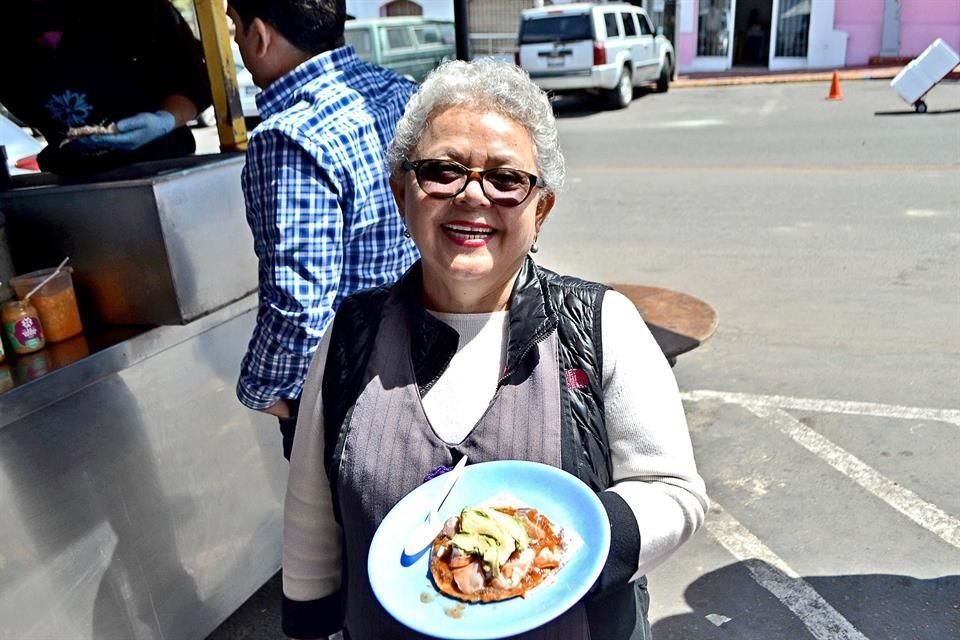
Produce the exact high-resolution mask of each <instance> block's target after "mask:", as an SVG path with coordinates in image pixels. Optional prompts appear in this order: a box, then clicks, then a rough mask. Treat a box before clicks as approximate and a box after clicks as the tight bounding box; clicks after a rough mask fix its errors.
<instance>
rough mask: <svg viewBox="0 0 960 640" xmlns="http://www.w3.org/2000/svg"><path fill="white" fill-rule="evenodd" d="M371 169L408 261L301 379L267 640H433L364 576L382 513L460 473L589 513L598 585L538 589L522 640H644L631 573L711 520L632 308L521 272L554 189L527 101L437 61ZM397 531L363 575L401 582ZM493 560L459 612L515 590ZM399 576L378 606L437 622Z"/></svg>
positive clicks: (483, 72) (490, 64)
mask: <svg viewBox="0 0 960 640" xmlns="http://www.w3.org/2000/svg"><path fill="white" fill-rule="evenodd" d="M388 160H389V164H390V172H391V186H392V188H393V192H394V196H395V197H396V200H397V204H398V207H399V211H400V215H401V217H402V218H403V221H404V223H405V224H406V227H407V229H408V232H409V233H410V235H411V236H412V238H413V240H414V242H415V243H416V245H417V248H418V249H419V250H420V254H421V256H422V258H421V260H420V261H419V262H417V263H416V264H415V265H414V266H413V267H412V268H411V269H410V270H408V271H407V273H405V274H404V275H403V276H402V278H401V279H400V280H399V281H398V282H397V283H395V284H393V285H389V286H383V287H379V288H375V289H368V290H365V291H360V292H356V293H354V294H352V295H350V296H348V297H347V298H346V299H345V300H344V302H343V303H342V304H341V306H340V307H339V309H338V310H337V313H336V316H335V317H334V320H333V324H332V327H331V328H330V329H329V330H328V331H327V332H326V333H325V334H324V337H323V339H322V341H321V343H320V347H319V349H318V350H317V352H316V355H315V356H314V358H313V361H312V363H311V366H310V371H309V373H308V375H307V381H306V385H305V387H304V392H303V397H302V401H301V405H300V412H299V418H298V422H297V427H296V436H295V438H294V442H293V453H292V456H291V459H290V475H289V482H288V486H287V496H286V502H285V506H284V544H283V561H282V566H283V591H284V601H283V616H282V617H283V627H284V631H285V632H286V633H287V634H288V635H290V636H292V637H295V638H316V637H323V636H325V635H329V634H332V633H334V632H335V631H337V630H338V629H341V628H342V629H343V631H344V637H346V638H350V639H351V640H382V639H385V638H390V639H404V640H406V639H416V640H420V639H422V638H424V637H425V636H424V635H423V634H427V635H431V636H437V637H443V635H444V634H443V633H442V632H439V631H438V630H437V629H436V628H424V626H422V625H421V626H419V627H418V628H416V629H408V628H406V627H404V625H403V624H402V623H401V622H399V621H397V620H396V619H394V618H393V617H392V616H391V615H390V613H388V611H390V610H391V609H390V608H389V607H388V606H386V605H384V604H383V603H382V601H381V600H380V599H378V597H376V596H375V593H374V591H373V588H374V587H373V583H372V582H371V580H370V576H371V575H372V574H371V573H370V572H371V571H372V572H376V571H378V570H380V569H386V570H387V571H390V570H391V569H390V567H381V566H380V565H381V563H379V562H373V563H372V566H370V565H368V558H374V555H371V547H372V545H373V543H374V540H375V539H374V536H375V534H377V531H378V527H380V526H381V523H384V522H385V517H386V516H387V514H388V512H389V511H390V509H391V508H393V507H394V506H395V505H397V504H398V503H399V502H400V501H402V500H403V499H404V496H406V495H408V494H409V493H410V492H411V491H413V490H414V489H416V488H417V487H418V486H420V485H421V484H422V483H423V482H425V481H427V479H429V478H433V477H436V475H438V474H439V473H443V472H445V470H448V469H449V468H451V467H452V466H454V465H455V464H456V463H457V462H458V461H459V460H461V459H462V458H464V457H466V458H467V460H468V466H467V468H466V472H465V475H464V478H463V480H462V482H469V481H470V480H469V478H470V473H471V472H470V469H471V467H470V465H472V464H476V463H484V462H489V461H496V460H504V459H506V460H520V461H526V462H533V463H540V464H546V465H551V466H554V467H558V468H560V469H562V470H564V471H566V472H567V473H569V474H570V475H572V476H573V477H574V478H575V479H576V480H573V481H574V482H577V481H579V482H581V483H583V485H584V486H585V488H588V490H592V491H593V492H595V493H596V495H597V499H598V502H599V506H600V507H602V509H603V510H604V512H605V513H606V518H605V519H603V520H601V519H600V518H599V517H598V518H597V519H596V520H594V521H593V523H592V526H593V527H597V528H603V527H607V526H609V529H610V534H611V546H610V552H609V554H607V555H606V556H605V557H603V558H597V564H598V566H600V565H602V571H599V575H597V577H596V579H595V580H593V578H592V576H591V583H586V581H585V580H581V581H579V582H577V583H576V584H574V585H566V586H564V587H562V588H561V587H558V593H574V594H575V596H574V597H573V598H572V599H570V600H567V601H566V602H565V607H564V608H566V611H563V610H562V609H561V608H558V609H557V610H552V611H551V616H550V617H551V618H554V617H555V619H546V620H545V619H544V618H542V617H536V616H533V615H532V612H530V613H531V615H528V616H527V619H529V620H534V619H536V620H537V622H536V623H533V624H531V625H530V626H531V627H536V628H529V629H526V630H525V631H526V633H524V634H523V635H522V636H520V637H521V638H523V640H533V639H538V640H539V639H542V640H583V639H584V638H588V637H589V638H600V639H603V640H645V639H646V638H649V633H650V628H649V623H648V619H647V609H648V603H649V599H648V596H647V591H646V579H645V574H646V572H647V571H649V570H650V569H652V568H653V567H655V566H657V565H658V564H660V563H661V562H663V561H665V560H666V559H667V558H668V557H669V556H670V555H671V554H672V553H673V552H674V551H675V550H676V549H677V548H678V547H680V545H682V544H683V542H685V541H686V540H687V539H688V538H689V537H690V535H692V534H693V532H694V531H696V530H697V529H698V528H699V527H700V526H701V525H702V524H703V520H704V515H705V512H706V510H707V508H708V504H709V503H708V500H707V496H706V491H705V488H704V483H703V479H702V478H701V477H700V475H699V474H698V472H697V469H696V464H695V461H694V457H693V449H692V446H691V443H690V435H689V432H688V430H687V425H686V420H685V418H684V414H683V406H682V404H681V402H680V395H679V392H678V390H677V384H676V381H675V380H674V378H673V374H672V372H671V370H670V366H669V364H668V363H667V361H666V358H665V357H664V355H663V353H662V352H661V350H660V348H659V347H658V345H657V343H656V341H655V340H654V339H653V336H652V335H651V334H650V331H649V329H648V328H647V327H646V325H645V324H644V322H643V319H642V318H641V317H640V314H639V313H638V312H637V310H636V308H635V307H634V305H633V304H632V303H631V302H630V300H628V299H627V298H626V297H624V296H623V295H621V294H620V293H617V292H616V291H613V290H611V289H609V288H608V287H606V286H604V285H602V284H599V283H595V282H587V281H585V280H581V279H578V278H575V277H571V276H561V275H558V274H556V273H553V272H551V271H549V270H547V269H545V268H543V267H540V266H539V265H537V264H536V262H535V261H534V259H533V257H532V255H533V254H535V253H537V251H538V243H537V240H538V236H539V233H540V230H541V228H542V225H543V224H544V222H545V221H546V220H547V218H548V216H549V215H551V211H552V210H553V207H554V203H555V202H556V200H557V193H558V190H559V189H560V188H561V187H562V184H563V179H564V160H563V155H562V153H561V151H560V147H559V140H558V133H557V128H556V122H555V119H554V116H553V111H552V108H551V105H550V102H549V100H548V98H547V96H546V94H544V93H543V91H541V90H540V89H539V88H538V87H537V86H536V85H535V84H534V83H533V82H532V81H531V80H530V78H529V77H528V76H527V75H526V73H525V72H524V71H523V70H521V69H519V68H517V67H516V66H514V65H512V64H509V63H505V62H495V61H492V60H477V61H474V62H470V63H467V62H463V61H451V62H447V63H444V64H442V65H441V66H440V67H438V68H437V69H436V70H435V71H434V72H433V73H431V74H430V75H429V76H427V78H426V79H425V80H424V82H423V84H422V85H421V87H420V90H419V91H418V92H417V93H416V94H415V95H414V97H413V98H411V100H410V102H409V103H408V104H407V107H406V111H405V112H404V115H403V118H402V119H401V120H400V122H399V124H398V125H397V129H396V134H395V136H394V140H393V142H392V143H391V145H390V148H389V151H388ZM578 213H579V214H580V215H584V216H588V215H589V212H578ZM501 489H503V490H506V491H508V492H509V490H510V487H509V486H502V487H489V490H490V493H491V497H493V495H494V494H496V493H498V491H500V490H501ZM557 493H562V491H560V490H557V489H556V488H555V487H554V488H551V487H548V486H544V488H543V496H542V498H543V499H542V501H541V500H532V501H531V502H532V503H531V504H529V506H531V507H534V508H537V509H540V510H541V511H542V512H543V513H544V515H546V516H547V517H550V510H551V503H550V496H551V495H556V494H557ZM454 506H455V507H456V509H462V508H464V507H466V506H471V505H465V504H460V505H453V506H451V508H453V507H454ZM424 511H425V509H424ZM607 521H609V525H607ZM408 524H409V527H407V528H403V527H401V528H399V529H392V530H391V529H387V530H384V531H382V533H381V534H378V535H382V536H383V537H382V538H381V539H384V540H386V541H387V542H386V543H385V544H387V545H389V550H388V552H387V553H386V554H385V556H384V557H388V558H387V560H386V561H385V562H384V563H383V564H386V563H387V562H390V563H392V562H394V558H395V559H396V560H395V561H396V563H397V564H398V565H399V564H400V560H401V550H402V549H403V548H404V546H405V542H404V540H405V538H406V537H407V535H408V534H409V533H410V532H411V531H413V529H415V528H416V526H417V525H418V524H419V522H417V521H415V519H414V521H411V522H409V523H408ZM531 535H533V534H531ZM497 544H500V543H499V542H497ZM504 544H505V545H506V546H504V547H503V548H502V549H499V550H498V551H497V553H498V556H497V557H500V556H499V554H500V553H501V552H502V553H509V554H514V552H516V554H517V557H516V558H514V559H515V560H516V561H517V564H515V565H513V567H511V570H510V571H506V570H504V571H503V572H500V573H498V572H496V571H495V570H494V569H490V568H489V567H488V566H487V565H485V564H484V562H486V561H487V556H484V557H483V558H478V557H475V556H474V555H469V554H466V553H463V554H461V557H459V558H457V563H458V568H457V570H456V572H454V573H453V575H454V577H453V580H454V581H455V582H456V585H457V589H458V590H459V591H460V592H461V593H462V594H464V595H465V596H476V594H477V593H478V591H479V590H480V589H485V588H488V587H489V586H490V584H492V583H493V581H494V580H495V578H496V577H499V576H501V575H509V576H511V578H510V579H514V578H516V577H517V576H518V575H520V576H522V575H523V572H524V569H522V568H520V567H521V566H522V565H521V564H519V563H521V562H522V560H521V558H522V556H523V553H524V552H525V551H526V550H518V549H511V548H510V546H509V544H508V543H504ZM593 552H594V553H596V552H597V551H596V549H594V550H593ZM577 553H579V552H577ZM584 553H591V551H589V550H585V551H584ZM513 557H514V556H513V555H511V558H513ZM462 560H466V561H465V562H461V561H462ZM601 560H602V562H600V561H601ZM452 562H453V561H452V560H451V564H452ZM509 562H510V561H508V563H507V564H509ZM391 567H395V565H392V564H391ZM505 567H506V565H504V569H505ZM410 570H411V571H412V574H407V575H412V577H411V578H410V582H409V583H403V584H398V585H395V587H396V588H397V589H401V590H404V593H408V594H409V593H410V592H412V595H413V597H414V598H416V596H417V594H418V593H420V592H421V590H426V591H427V595H426V601H431V600H433V599H436V600H438V601H439V602H438V603H434V605H433V606H432V608H429V609H424V610H422V611H433V612H435V614H436V615H437V616H440V617H441V619H443V616H444V615H445V614H444V613H443V610H442V605H441V603H443V604H446V605H447V606H452V604H453V603H450V602H448V601H446V600H445V599H444V598H442V597H440V596H436V595H431V593H430V587H429V585H430V583H429V582H428V581H427V580H426V579H425V578H424V576H423V574H422V573H421V572H420V571H419V569H418V568H417V565H416V564H414V565H410ZM495 574H496V576H495ZM387 575H389V576H390V577H391V579H392V578H393V577H394V576H393V574H389V573H388V574H387ZM557 579H558V580H559V581H562V579H563V568H561V569H560V573H558V575H557ZM485 580H486V581H488V582H487V583H484V581H485ZM552 586H553V585H552V584H543V585H540V586H538V587H536V589H538V590H539V589H550V588H551V587H552ZM567 587H570V590H569V592H568V591H566V588H567ZM524 602H531V600H525V601H524ZM540 602H543V600H540ZM418 604H421V603H420V602H416V603H414V604H412V605H411V606H416V605H418ZM424 606H425V607H428V606H429V605H426V604H425V605H424ZM469 606H472V605H468V609H469ZM477 606H478V607H485V606H487V605H477ZM520 606H521V607H522V605H520ZM530 606H537V605H533V604H531V605H530ZM422 611H421V610H419V609H418V610H417V614H416V615H414V616H412V618H419V617H420V616H419V614H420V613H421V612H422ZM424 615H426V614H424ZM474 615H481V613H480V612H473V611H470V610H467V611H464V612H463V620H462V622H463V623H464V624H476V622H474V620H475V618H472V616H474ZM556 616H558V617H556ZM412 618H411V619H412ZM414 626H417V625H414Z"/></svg>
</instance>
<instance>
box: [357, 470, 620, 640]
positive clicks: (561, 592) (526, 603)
mask: <svg viewBox="0 0 960 640" xmlns="http://www.w3.org/2000/svg"><path fill="white" fill-rule="evenodd" d="M444 479H445V478H444V477H443V476H440V477H437V478H434V479H432V480H430V481H429V482H426V483H424V484H422V485H420V486H419V487H417V488H416V489H414V490H413V491H411V492H410V493H408V494H407V495H406V496H404V497H403V499H402V500H400V502H398V503H397V504H396V505H395V506H394V507H393V509H391V510H390V513H388V514H387V517H386V518H384V519H383V522H381V523H380V526H379V527H378V528H377V531H376V533H375V534H374V536H373V542H372V543H371V545H370V554H369V556H368V557H367V571H368V573H369V576H370V585H371V586H372V587H373V592H374V594H375V595H376V596H377V599H378V600H379V601H380V604H382V605H383V608H384V609H386V610H387V611H388V612H389V613H390V615H392V616H393V617H394V618H396V619H397V620H399V621H400V622H402V623H403V624H405V625H406V626H408V627H410V628H411V629H414V630H415V631H419V632H420V633H425V634H427V635H431V636H436V637H439V638H450V639H451V640H461V639H462V640H487V639H490V638H503V637H506V636H512V635H517V634H519V633H523V632H524V631H529V630H530V629H533V628H536V627H539V626H540V625H543V624H546V623H547V622H549V621H551V620H553V619H554V618H556V617H557V616H559V615H560V614H562V613H563V612H564V611H566V610H567V609H569V608H570V607H572V606H573V605H574V604H575V603H576V602H577V601H578V600H580V598H582V597H583V596H584V594H586V592H587V591H588V590H589V589H590V587H591V586H592V585H593V583H594V581H595V580H596V579H597V576H599V575H600V570H601V569H603V563H604V562H605V561H606V559H607V552H608V551H609V549H610V523H609V520H608V519H607V513H606V511H604V509H603V505H602V504H600V500H599V499H598V498H597V496H596V495H594V493H593V491H591V490H590V488H589V487H588V486H587V485H585V484H583V483H582V482H581V481H580V480H578V479H577V478H575V477H574V476H572V475H570V474H568V473H566V472H565V471H562V470H560V469H558V468H556V467H551V466H549V465H545V464H539V463H536V462H526V461H519V460H501V461H497V462H482V463H480V464H475V465H467V468H466V469H465V470H464V473H463V477H462V478H460V480H459V482H457V484H456V485H455V486H454V487H453V491H451V492H450V495H449V496H448V497H447V499H446V501H445V502H444V503H443V506H442V507H441V508H440V516H441V517H442V518H443V519H447V518H449V517H450V516H452V515H457V514H459V513H460V511H461V509H463V508H464V507H467V506H471V505H475V504H478V503H481V502H484V501H487V500H489V499H490V498H493V497H494V496H496V495H497V494H502V493H507V494H509V495H510V496H512V497H514V498H516V499H517V500H519V501H520V502H521V503H523V504H524V505H527V506H530V507H533V508H535V509H538V510H539V511H541V512H542V513H543V514H544V515H545V516H547V517H548V518H550V519H551V520H552V521H553V522H554V523H555V524H556V525H558V526H560V527H562V528H563V529H566V530H567V531H570V532H573V533H575V534H576V535H577V536H578V537H579V538H580V539H581V540H582V541H583V545H582V546H580V548H579V549H577V550H576V551H575V553H574V554H573V557H571V558H570V560H569V561H568V562H567V563H566V564H564V565H563V566H562V567H561V568H560V570H559V571H558V572H557V573H556V574H555V575H554V576H553V578H552V579H550V580H548V581H546V582H544V583H543V584H541V585H539V586H537V587H535V588H534V589H532V590H531V591H529V592H528V593H527V595H526V597H523V598H512V599H510V600H504V601H502V602H491V603H488V604H480V603H477V604H469V603H465V602H461V601H459V600H456V599H453V598H449V597H447V596H445V595H443V594H441V593H440V592H439V591H437V590H436V589H435V588H434V586H433V582H432V581H431V579H430V565H429V563H430V551H429V548H428V549H427V550H426V551H424V552H422V553H421V554H420V555H419V556H416V557H415V558H413V559H411V558H409V557H408V556H405V555H403V545H404V543H405V542H406V538H407V535H408V534H409V533H410V532H411V531H413V529H414V528H415V527H416V526H417V525H419V524H420V523H421V522H423V519H424V517H425V515H426V513H427V511H428V510H429V509H430V506H431V503H432V502H433V499H434V498H435V497H436V493H437V491H438V490H439V489H440V485H441V484H442V483H443V481H444Z"/></svg>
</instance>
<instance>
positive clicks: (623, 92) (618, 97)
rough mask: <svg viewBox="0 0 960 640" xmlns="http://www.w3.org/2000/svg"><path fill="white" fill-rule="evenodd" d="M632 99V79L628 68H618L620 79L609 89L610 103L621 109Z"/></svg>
mask: <svg viewBox="0 0 960 640" xmlns="http://www.w3.org/2000/svg"><path fill="white" fill-rule="evenodd" d="M631 100H633V81H632V80H631V79H630V69H629V68H628V67H624V68H623V69H621V70H620V80H618V81H617V86H615V87H614V88H613V89H611V90H610V103H611V104H612V105H613V107H614V108H615V109H623V108H625V107H626V106H627V105H629V104H630V101H631Z"/></svg>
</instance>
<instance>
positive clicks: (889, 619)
mask: <svg viewBox="0 0 960 640" xmlns="http://www.w3.org/2000/svg"><path fill="white" fill-rule="evenodd" d="M751 563H752V565H753V566H752V568H753V569H754V571H756V572H758V573H763V574H765V575H768V576H770V577H771V578H772V579H773V580H775V582H776V583H777V584H781V585H785V586H786V591H787V594H788V595H787V596H786V597H785V598H784V599H785V600H788V601H789V600H790V598H791V596H795V595H796V594H799V593H800V591H799V590H796V589H791V588H790V587H791V585H796V584H797V583H796V581H795V580H792V579H791V578H789V577H788V576H786V575H784V574H783V573H781V572H780V571H779V570H778V569H776V568H775V567H773V566H771V565H769V564H767V563H765V562H763V561H761V560H747V561H745V562H738V563H736V564H732V565H728V566H726V567H723V568H721V569H718V570H717V571H712V572H710V573H707V574H705V575H704V576H702V577H700V578H698V579H697V580H696V581H694V582H693V583H692V584H691V585H690V586H689V587H687V590H686V592H685V593H684V597H685V598H686V601H687V604H688V605H689V606H690V608H691V609H693V613H688V614H683V615H678V616H672V617H669V618H665V619H663V620H660V621H658V622H657V623H656V624H654V625H653V637H654V638H656V640H727V639H730V638H736V639H737V640H769V639H771V638H791V639H793V640H802V639H805V638H814V637H816V636H814V635H813V634H812V633H811V632H810V630H808V629H807V628H806V627H805V625H804V623H803V622H802V621H801V620H800V618H798V617H797V616H796V615H794V613H793V612H792V611H791V610H790V609H789V608H788V607H787V605H786V604H784V603H783V602H781V601H780V600H778V599H777V598H776V597H775V596H774V595H773V594H772V593H770V592H769V591H767V590H766V589H765V588H763V587H762V586H760V584H758V583H757V582H756V581H755V580H754V579H753V577H752V573H751V570H750V569H751ZM803 580H804V581H805V582H806V583H807V584H808V585H809V586H810V587H812V588H813V589H814V590H815V591H816V592H817V593H819V594H820V596H821V597H822V598H823V599H824V600H826V601H827V602H828V603H829V604H830V606H832V607H833V608H834V609H835V610H836V612H837V613H839V614H840V615H841V616H843V617H844V618H845V619H846V620H847V621H848V622H849V623H850V624H851V625H852V626H853V627H855V628H856V629H857V630H858V631H859V632H860V633H861V634H863V636H865V637H867V638H884V639H885V640H944V639H945V638H956V637H957V633H958V630H960V575H952V576H944V577H940V578H932V579H929V580H924V579H918V578H913V577H910V576H903V575H892V574H863V575H842V576H807V577H805V578H803ZM710 614H714V615H715V616H723V617H725V618H729V620H728V621H726V622H722V624H720V625H719V626H718V625H717V624H715V623H714V622H711V621H710V619H708V618H707V616H708V615H710ZM806 615H807V616H809V619H810V620H813V621H814V624H819V625H820V626H819V627H818V630H819V631H820V632H822V633H826V634H827V635H826V636H821V637H846V636H844V635H842V633H841V630H840V629H837V628H831V626H830V622H831V618H830V614H829V612H824V611H817V610H816V609H814V608H812V607H811V608H810V609H809V613H807V614H806ZM711 617H714V616H711ZM717 620H718V622H719V621H721V620H722V619H717Z"/></svg>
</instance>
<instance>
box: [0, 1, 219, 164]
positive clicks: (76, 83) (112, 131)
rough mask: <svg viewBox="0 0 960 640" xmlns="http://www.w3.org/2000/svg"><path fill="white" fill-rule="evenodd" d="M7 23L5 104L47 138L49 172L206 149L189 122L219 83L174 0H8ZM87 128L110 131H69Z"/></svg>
mask: <svg viewBox="0 0 960 640" xmlns="http://www.w3.org/2000/svg"><path fill="white" fill-rule="evenodd" d="M0 25H2V26H0V60H3V61H4V63H3V71H2V72H0V73H2V76H0V78H2V79H0V103H2V104H3V105H4V106H5V107H6V108H7V109H8V110H9V111H10V112H11V113H12V114H13V115H14V116H16V117H17V118H18V119H19V120H21V121H22V122H24V123H26V124H27V125H29V126H31V127H33V128H35V129H38V130H39V131H40V132H41V133H42V134H43V136H44V138H46V141H47V147H46V148H45V149H44V150H43V151H42V152H41V153H40V155H39V157H38V161H39V164H40V167H41V169H43V170H45V171H53V172H56V173H67V174H69V173H90V172H94V171H98V170H104V169H110V168H114V167H117V166H121V165H124V164H128V163H132V162H138V161H143V160H156V159H163V158H170V157H176V156H182V155H189V154H191V153H193V152H194V151H195V150H196V143H195V141H194V139H193V134H192V133H191V132H190V130H189V129H188V128H187V127H185V126H184V125H185V124H186V123H187V122H188V121H190V120H192V119H194V118H196V117H197V114H198V113H199V112H200V111H202V110H203V109H205V108H206V107H207V106H209V105H210V85H209V80H208V78H207V73H206V67H205V63H204V58H203V50H202V47H201V45H200V42H199V41H198V40H197V39H196V37H194V35H193V32H192V31H191V30H190V27H189V25H187V23H186V22H185V21H184V19H183V18H182V17H181V16H180V14H179V12H178V11H177V10H176V8H174V7H173V5H171V4H170V3H169V2H168V0H86V1H84V2H79V1H77V0H73V1H71V0H7V1H6V2H4V3H3V8H2V9H0ZM80 127H105V128H106V129H107V131H109V133H108V134H105V135H83V136H79V137H68V135H67V134H68V131H69V130H71V129H74V130H76V129H77V128H80ZM71 133H73V132H71Z"/></svg>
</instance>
